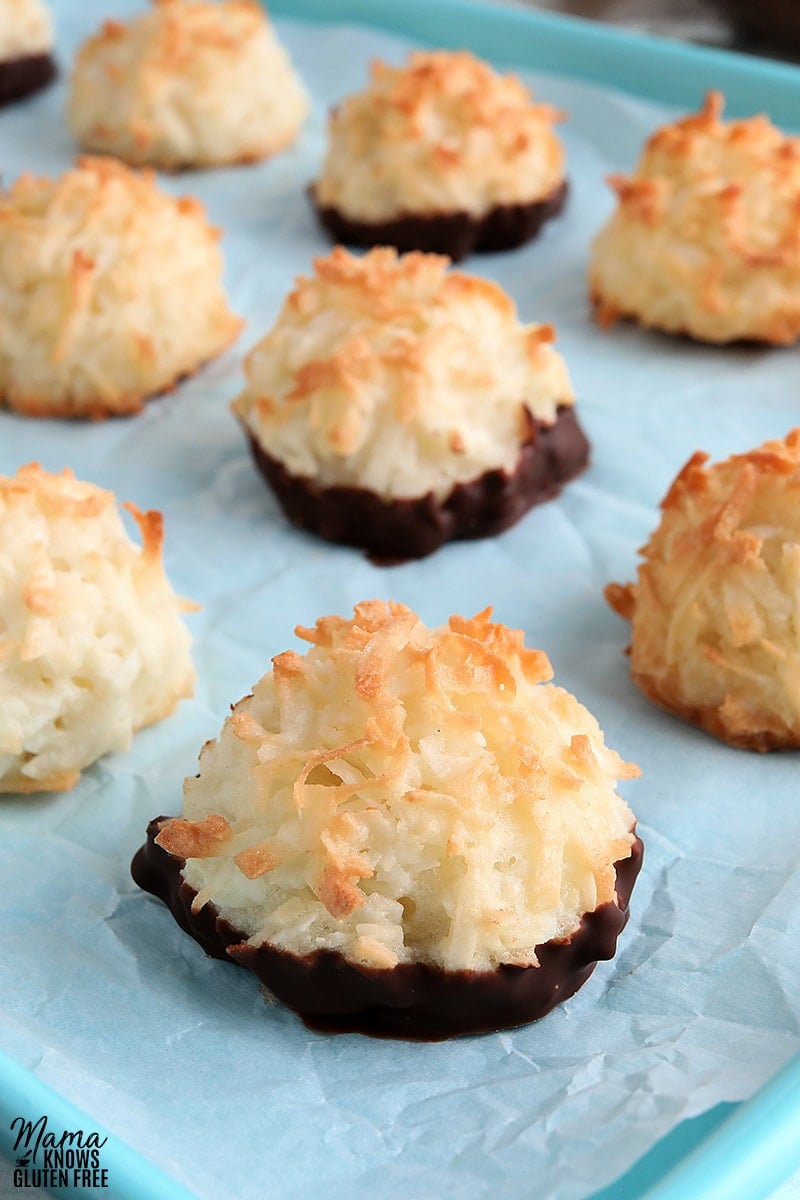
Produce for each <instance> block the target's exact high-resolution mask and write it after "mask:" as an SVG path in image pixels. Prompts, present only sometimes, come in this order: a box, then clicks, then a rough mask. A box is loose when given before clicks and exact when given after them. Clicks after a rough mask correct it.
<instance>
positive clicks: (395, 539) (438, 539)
mask: <svg viewBox="0 0 800 1200" xmlns="http://www.w3.org/2000/svg"><path fill="white" fill-rule="evenodd" d="M447 266H448V260H447V259H446V258H443V257H440V256H438V255H433V254H420V253H411V254H407V255H403V256H398V255H397V253H396V252H395V251H394V250H392V249H389V248H376V249H374V250H372V251H370V252H369V253H368V254H367V255H365V256H364V257H363V258H355V257H353V256H352V255H350V254H348V252H347V251H346V250H344V249H342V248H341V247H337V248H336V249H334V250H333V252H332V253H331V254H330V255H329V256H328V257H327V258H319V259H317V260H316V261H315V263H314V275H313V277H311V278H300V279H299V280H298V281H297V283H296V286H295V289H294V291H293V292H292V293H291V294H290V296H289V298H288V299H287V301H286V303H285V304H284V306H283V309H282V311H281V313H280V315H279V317H278V320H277V322H276V324H275V326H274V327H273V329H272V330H271V332H270V333H269V334H268V335H267V336H266V337H265V338H264V339H263V340H262V341H261V342H260V343H259V344H258V345H257V346H256V348H255V349H254V350H253V351H252V353H251V354H250V356H249V358H248V360H247V364H246V373H247V381H248V382H247V388H246V390H245V391H244V393H243V394H242V395H241V396H240V397H239V398H238V399H237V400H236V401H235V402H234V405H233V407H234V411H235V413H236V414H237V416H238V417H239V419H240V420H241V422H242V424H243V426H244V428H245V430H246V432H247V435H248V437H249V440H250V445H251V449H252V452H253V455H254V457H255V460H256V463H257V464H258V466H259V468H260V469H261V471H262V472H263V474H264V476H265V477H266V479H267V481H268V483H269V484H270V485H271V486H272V488H273V489H274V491H275V494H276V495H277V497H278V500H279V501H280V503H281V505H282V506H283V509H284V511H285V512H286V515H287V516H288V517H289V519H290V520H291V521H293V522H294V523H295V524H296V525H299V526H300V527H301V528H303V529H307V530H310V531H312V532H314V533H316V534H318V535H319V536H321V537H324V538H327V539H329V540H330V541H334V542H343V543H346V544H349V545H353V546H359V547H362V548H363V549H365V550H367V551H368V553H369V554H370V555H371V556H372V557H373V558H375V559H376V560H378V561H384V562H386V561H402V560H404V559H409V558H419V557H422V556H424V555H426V554H430V553H432V552H433V551H434V550H436V549H438V547H439V546H441V545H442V543H443V542H445V541H448V540H451V539H454V538H473V537H485V536H488V535H491V534H495V533H498V532H500V531H501V530H503V529H506V528H507V527H508V526H510V525H512V524H514V522H515V521H517V520H519V518H520V517H521V516H522V515H523V514H524V513H525V512H527V510H528V509H529V508H530V507H531V506H532V505H534V504H537V503H539V502H540V501H542V500H546V499H548V498H550V497H551V496H554V495H555V494H556V493H557V492H558V491H559V490H560V488H561V486H562V485H563V484H564V483H565V482H566V481H567V480H569V479H571V478H572V477H573V476H574V475H576V474H578V473H579V472H580V471H581V470H582V469H583V468H584V467H585V466H586V463H587V461H588V452H589V446H588V442H587V440H586V437H585V436H584V434H583V431H582V430H581V428H580V425H579V424H578V422H577V419H576V417H575V413H574V409H573V403H574V396H573V392H572V387H571V385H570V381H569V376H568V374H567V369H566V366H565V364H564V361H563V359H562V358H561V357H560V356H559V355H558V354H557V353H556V352H555V351H554V349H553V347H552V345H551V343H552V341H553V337H554V333H553V329H552V326H550V325H523V324H521V323H520V321H519V319H518V316H517V312H516V309H515V307H514V303H513V301H512V300H511V298H510V297H509V296H508V295H507V294H506V293H505V292H504V291H503V290H502V289H501V288H500V287H498V286H497V285H496V284H494V283H490V282H488V281H487V280H485V279H479V278H475V277H473V276H470V275H464V274H461V273H460V272H456V271H452V272H448V270H447Z"/></svg>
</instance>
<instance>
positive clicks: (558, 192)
mask: <svg viewBox="0 0 800 1200" xmlns="http://www.w3.org/2000/svg"><path fill="white" fill-rule="evenodd" d="M568 190H569V188H568V184H567V181H566V180H564V182H563V183H560V184H559V186H558V187H557V188H556V189H555V191H554V192H551V193H550V195H549V196H545V197H544V199H543V200H533V201H531V202H530V203H529V204H498V205H497V206H496V207H495V208H492V209H490V210H489V212H487V213H486V214H485V215H484V216H482V217H475V216H473V215H472V214H471V213H467V212H454V213H401V214H400V215H399V216H397V217H393V218H392V220H391V221H352V220H350V218H349V217H346V216H345V215H344V213H342V212H340V211H339V209H338V208H332V207H330V206H328V205H324V204H319V203H318V202H317V198H316V190H315V188H314V186H313V184H312V186H311V187H310V188H309V189H308V194H309V197H310V199H311V203H312V205H313V207H314V210H315V212H316V214H317V217H318V218H319V222H320V224H321V225H322V227H323V229H325V230H327V232H328V233H329V234H330V235H331V237H332V238H333V240H334V241H335V242H346V243H347V244H348V245H351V246H395V247H396V248H397V249H398V250H400V251H406V250H425V251H432V252H435V253H437V254H446V255H448V257H449V258H451V259H452V260H453V262H458V261H459V259H462V258H465V257H466V256H467V255H468V254H472V253H473V252H474V251H480V252H483V253H493V252H495V251H499V250H514V249H515V248H516V247H517V246H521V245H522V244H523V243H524V242H529V241H530V240H531V239H532V238H535V237H536V235H537V234H538V232H539V230H540V229H541V228H542V225H544V223H545V221H549V220H550V218H551V217H555V216H557V215H558V214H559V213H560V212H561V210H562V208H563V207H564V204H565V202H566V199H567V192H568Z"/></svg>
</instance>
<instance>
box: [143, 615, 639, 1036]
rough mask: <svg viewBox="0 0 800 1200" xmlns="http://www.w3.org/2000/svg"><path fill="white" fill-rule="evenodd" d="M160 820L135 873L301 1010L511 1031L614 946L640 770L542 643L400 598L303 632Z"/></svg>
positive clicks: (416, 1032)
mask: <svg viewBox="0 0 800 1200" xmlns="http://www.w3.org/2000/svg"><path fill="white" fill-rule="evenodd" d="M296 632H297V634H298V636H299V637H301V638H303V639H304V640H305V641H307V642H310V643H311V649H310V650H309V651H308V652H307V653H306V654H305V656H302V655H300V654H298V653H296V652H295V651H293V650H288V651H286V652H285V653H283V654H279V655H277V657H276V658H274V659H273V660H272V662H273V669H272V670H271V671H269V672H268V673H267V674H266V675H264V677H263V678H262V679H260V680H259V682H258V683H257V684H256V685H255V687H254V689H253V693H252V695H250V696H247V697H245V699H244V700H242V701H240V702H239V703H238V704H237V705H235V706H234V708H233V710H232V713H231V716H230V717H228V719H227V720H226V722H225V725H224V726H223V729H222V732H221V734H220V737H219V739H218V740H217V741H213V742H209V743H207V744H206V746H205V747H204V748H203V750H202V752H201V755H200V773H199V775H197V776H196V777H194V778H190V779H187V780H186V784H185V787H184V803H183V814H182V816H181V817H178V818H172V819H168V818H159V819H158V820H156V821H154V822H152V823H151V826H150V829H149V831H148V832H149V840H148V843H147V845H146V846H144V847H143V848H142V850H141V851H140V852H139V854H138V855H137V857H136V859H135V860H134V864H133V872H134V878H135V879H136V880H137V882H138V883H140V885H141V886H143V887H144V888H146V889H147V890H149V891H152V892H154V893H155V894H156V895H159V896H160V897H161V898H162V899H164V900H166V902H167V903H168V904H169V905H170V907H171V908H172V911H173V913H174V915H175V917H176V918H177V920H178V921H179V923H180V924H181V925H182V926H183V927H184V928H185V929H186V930H187V931H188V932H189V933H191V934H192V936H194V937H195V938H196V939H197V940H198V941H199V942H200V944H201V945H202V946H203V947H204V949H206V951H207V952H209V953H211V954H215V955H216V956H218V957H220V958H226V957H227V958H229V959H233V960H234V961H235V962H238V963H240V964H241V965H243V966H245V967H247V968H248V969H250V970H252V971H253V972H255V974H257V975H258V976H259V978H261V979H262V981H263V982H264V983H265V984H266V985H267V986H268V987H269V988H270V989H271V990H272V991H274V992H275V994H276V995H277V996H278V997H279V998H280V999H282V1000H283V1001H284V1002H285V1003H287V1004H288V1005H289V1006H290V1007H292V1008H294V1009H295V1010H296V1011H298V1012H299V1013H300V1015H301V1016H302V1017H303V1019H304V1020H305V1021H307V1022H308V1023H310V1024H312V1025H315V1026H317V1027H325V1028H330V1029H336V1030H342V1029H357V1030H361V1031H363V1032H380V1033H390V1034H401V1035H407V1036H421V1037H430V1038H440V1037H449V1036H452V1035H454V1034H460V1033H469V1032H476V1031H482V1030H488V1029H497V1028H502V1027H504V1026H508V1025H518V1024H521V1023H524V1022H526V1021H530V1020H534V1019H536V1018H537V1017H539V1016H542V1015H543V1014H544V1013H545V1012H547V1011H549V1009H550V1008H552V1007H553V1005H554V1004H556V1003H557V1002H558V1001H559V1000H561V999H563V998H565V997H566V996H569V995H571V994H572V993H573V992H574V991H575V990H576V989H577V988H578V987H579V986H580V984H581V983H582V982H583V981H584V980H585V979H586V978H587V977H588V975H589V974H590V973H591V971H592V969H593V967H594V965H595V963H596V961H597V959H598V958H610V957H612V956H613V954H614V951H615V947H616V938H617V935H618V933H619V932H620V930H621V929H622V928H623V926H624V924H625V921H626V918H627V909H628V899H629V896H630V892H631V889H632V887H633V883H634V880H635V877H636V874H637V872H638V869H639V865H640V861H641V843H640V842H639V840H638V838H637V837H636V836H635V833H634V819H633V816H632V814H631V812H630V810H629V808H628V807H627V805H626V804H625V802H624V801H623V800H622V799H621V798H620V796H619V795H618V794H617V792H616V784H617V781H618V780H619V779H630V778H633V777H635V776H636V775H638V773H639V772H638V768H636V767H634V766H631V765H630V764H626V763H623V761H622V760H621V759H620V758H619V756H618V755H617V754H616V753H614V751H612V750H610V749H609V748H608V747H606V745H605V744H604V740H603V735H602V732H601V730H600V728H599V726H598V724H597V722H596V720H595V719H594V717H592V716H591V714H590V713H589V712H587V710H586V709H585V708H584V707H583V706H582V705H581V704H579V703H578V701H577V700H576V699H575V697H574V696H572V695H571V694H570V693H569V692H566V691H564V690H563V689H562V688H559V687H556V686H554V685H553V684H550V683H548V682H547V681H548V680H549V679H550V678H551V677H552V669H551V667H550V663H549V662H548V659H547V656H546V655H545V654H543V653H542V652H541V651H538V650H529V649H526V648H525V646H524V642H523V635H522V633H521V631H519V630H512V629H509V628H507V627H506V626H504V625H499V624H495V623H493V622H492V621H491V609H486V610H485V611H484V612H482V613H479V614H478V616H476V617H474V618H472V619H465V618H463V617H451V619H450V620H449V622H448V623H447V625H445V626H443V627H442V628H439V629H428V628H426V626H425V625H423V623H422V622H421V620H420V619H419V618H418V617H417V616H416V615H415V614H414V613H413V612H411V611H410V609H408V608H405V607H404V606H403V605H401V604H395V603H391V602H390V603H384V602H382V601H371V602H366V603H362V604H359V605H357V606H356V608H355V616H354V618H353V619H352V620H345V619H343V618H341V617H323V618H321V619H320V620H318V621H317V623H316V626H315V628H313V629H304V628H302V627H299V628H298V629H297V631H296Z"/></svg>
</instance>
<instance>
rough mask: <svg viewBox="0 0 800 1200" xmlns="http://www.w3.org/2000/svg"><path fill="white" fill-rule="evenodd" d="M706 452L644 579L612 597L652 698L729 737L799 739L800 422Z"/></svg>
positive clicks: (758, 742)
mask: <svg viewBox="0 0 800 1200" xmlns="http://www.w3.org/2000/svg"><path fill="white" fill-rule="evenodd" d="M707 461H708V455H707V454H703V453H700V452H698V453H697V454H695V455H693V456H692V458H690V459H689V462H688V463H687V464H686V466H685V467H684V468H683V470H682V471H681V472H680V474H679V475H678V477H677V479H676V480H675V482H674V483H673V485H672V487H671V488H670V490H669V492H668V493H667V496H666V498H665V500H664V502H663V504H662V506H661V507H662V517H661V524H660V525H659V527H658V529H657V530H656V531H655V533H654V534H653V536H652V537H651V539H650V541H649V543H648V544H647V545H646V546H645V547H644V549H643V550H642V555H643V557H644V562H643V563H642V564H641V565H640V567H639V573H638V581H637V582H636V583H635V584H628V585H627V586H625V587H620V586H619V585H618V584H612V585H611V586H610V587H609V588H607V589H606V596H607V599H608V600H609V602H610V604H611V606H612V607H613V608H614V609H615V610H616V611H617V612H618V613H619V614H620V615H621V616H623V617H625V618H626V619H627V620H629V621H630V622H631V625H632V637H631V674H632V676H633V680H634V682H635V683H636V685H637V687H639V688H640V689H641V690H642V691H643V692H644V694H645V695H646V696H647V697H648V698H649V699H650V700H653V701H654V702H655V703H656V704H660V705H661V706H662V707H663V708H667V709H670V710H671V711H672V712H674V713H676V714H677V715H678V716H679V717H683V718H684V719H685V720H687V721H691V722H693V723H694V724H696V725H699V726H700V727H701V728H702V729H705V730H707V731H708V732H709V733H713V734H715V735H716V736H717V737H720V738H722V739H723V740H724V741H726V742H730V743H731V745H734V746H741V747H743V748H745V749H749V750H762V751H763V750H774V749H779V748H781V747H788V746H798V745H800V623H798V619H797V611H798V597H799V596H800V429H795V430H793V431H792V432H791V433H790V434H789V435H788V437H787V438H786V439H785V440H784V441H775V442H766V443H765V444H764V445H763V446H760V447H759V448H758V449H756V450H751V451H749V452H748V453H747V454H736V455H733V456H732V457H731V458H728V459H726V460H725V461H724V462H720V463H716V464H714V465H713V466H706V463H707Z"/></svg>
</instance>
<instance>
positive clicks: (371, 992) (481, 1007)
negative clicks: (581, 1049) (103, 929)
mask: <svg viewBox="0 0 800 1200" xmlns="http://www.w3.org/2000/svg"><path fill="white" fill-rule="evenodd" d="M168 819H169V818H167V817H158V818H157V819H156V820H155V821H151V822H150V824H149V825H148V827H147V842H146V843H145V845H144V846H142V848H141V849H140V850H139V851H138V852H137V854H136V856H135V857H134V860H133V863H132V864H131V873H132V875H133V878H134V880H135V882H136V883H137V884H138V885H139V887H141V888H144V890H145V891H147V892H152V894H153V895H154V896H158V897H159V899H161V900H163V901H164V903H165V904H166V905H167V906H168V907H169V909H170V910H171V912H172V915H173V916H174V918H175V920H176V921H177V922H178V924H179V925H180V926H181V928H182V929H184V930H185V931H186V932H187V933H188V934H190V935H191V936H192V937H193V938H194V939H195V941H196V942H198V943H199V944H200V945H201V946H202V947H203V949H204V950H205V952H206V954H210V955H211V956H212V957H213V958H219V959H223V960H225V961H233V962H235V963H238V964H239V966H242V967H245V968H246V969H247V970H248V971H252V973H253V974H254V975H255V976H257V978H258V979H260V980H261V982H262V983H263V984H265V985H266V986H267V987H268V988H269V990H270V991H271V992H273V993H274V995H275V996H277V998H278V999H279V1000H281V1001H283V1003H284V1004H286V1005H288V1007H289V1008H292V1009H294V1011H295V1012H296V1013H297V1014H298V1016H299V1017H300V1018H301V1019H302V1021H303V1022H304V1024H305V1025H307V1026H308V1028H309V1029H316V1030H319V1031H321V1032H324V1033H366V1034H370V1035H371V1036H373V1037H397V1038H413V1039H417V1040H420V1041H431V1042H438V1041H443V1040H444V1039H446V1038H451V1037H458V1036H462V1035H464V1034H471V1033H492V1032H495V1031H496V1030H498V1029H510V1028H514V1027H515V1026H517V1025H527V1024H528V1023H529V1022H530V1021H536V1020H538V1019H539V1017H543V1016H545V1014H546V1013H548V1012H550V1010H551V1009H552V1008H554V1007H555V1005H556V1004H559V1003H560V1002H561V1001H562V1000H566V998H567V997H568V996H571V995H572V994H573V993H574V992H576V991H577V990H578V988H579V987H580V986H581V985H582V984H583V983H585V982H586V980H587V979H588V978H589V976H590V975H591V973H592V971H593V970H594V968H595V966H596V965H597V962H598V961H599V960H600V959H609V958H613V957H614V953H615V951H616V947H617V938H618V937H619V935H620V933H621V932H622V930H623V929H624V928H625V925H626V923H627V920H628V904H629V901H630V895H631V892H632V890H633V885H634V883H635V882H636V877H637V875H638V874H639V869H640V867H641V865H642V852H643V847H642V843H641V841H640V839H639V838H638V837H637V838H635V839H634V843H633V847H632V850H631V856H630V858H625V859H622V860H621V861H620V862H618V863H616V864H615V867H616V872H617V889H616V891H617V895H616V903H614V904H604V905H602V906H601V907H600V908H598V909H596V910H595V912H592V913H586V915H585V916H584V917H583V919H582V921H581V923H580V925H579V927H578V929H577V930H576V931H575V933H573V934H572V936H571V937H569V938H564V939H560V940H558V941H552V942H547V943H546V944H545V945H543V946H537V947H536V957H537V958H538V960H539V966H537V967H515V966H500V967H498V968H497V970H495V971H443V970H441V969H440V968H437V967H429V966H425V965H424V964H421V963H401V964H400V965H399V966H397V967H392V968H381V969H379V968H376V967H365V966H359V965H357V964H355V963H351V962H348V960H347V959H346V958H344V957H343V956H342V955H341V954H339V953H337V952H336V951H332V950H317V951H315V952H314V953H313V954H307V955H304V956H302V957H299V956H298V955H295V954H290V953H288V952H287V951H285V950H277V949H275V947H273V946H269V945H264V946H258V947H255V946H250V945H248V944H247V942H246V940H245V937H244V935H243V934H242V933H241V932H240V931H238V930H236V929H234V928H233V927H232V926H231V925H229V924H228V922H227V921H225V920H223V918H222V917H221V916H220V915H219V912H218V910H217V909H216V908H215V907H214V905H213V904H206V905H205V907H204V908H202V909H201V910H200V912H198V913H193V912H192V908H191V906H192V900H193V899H194V897H195V895H196V892H195V890H194V888H191V887H190V886H189V884H188V883H185V882H184V880H183V876H182V875H181V871H182V870H183V867H184V863H185V860H184V859H182V858H177V857H176V856H175V855H172V854H169V853H168V852H167V851H166V850H162V848H161V847H160V846H157V845H156V842H155V838H156V836H157V834H158V832H159V830H160V828H161V826H162V825H163V823H164V822H165V821H167V820H168Z"/></svg>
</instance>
